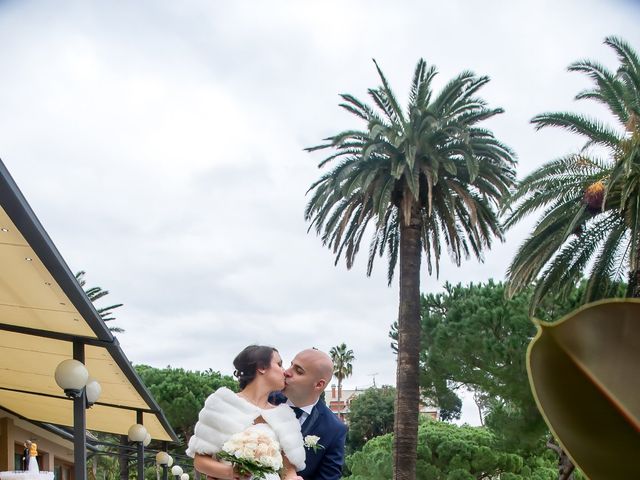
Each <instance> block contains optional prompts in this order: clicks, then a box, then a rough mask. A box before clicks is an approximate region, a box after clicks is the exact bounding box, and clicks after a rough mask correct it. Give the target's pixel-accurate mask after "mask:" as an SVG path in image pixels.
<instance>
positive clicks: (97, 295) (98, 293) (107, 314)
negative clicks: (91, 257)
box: [76, 270, 124, 333]
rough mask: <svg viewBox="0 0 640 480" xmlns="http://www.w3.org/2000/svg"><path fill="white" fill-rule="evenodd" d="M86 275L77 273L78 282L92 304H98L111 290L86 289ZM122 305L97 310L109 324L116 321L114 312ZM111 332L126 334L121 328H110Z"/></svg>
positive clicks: (99, 288)
mask: <svg viewBox="0 0 640 480" xmlns="http://www.w3.org/2000/svg"><path fill="white" fill-rule="evenodd" d="M86 273H87V272H85V271H84V270H81V271H79V272H78V273H76V280H77V281H78V283H79V284H80V286H81V287H82V288H83V289H84V293H86V294H87V297H89V300H91V302H92V303H95V302H97V301H98V300H100V299H101V298H102V297H104V296H105V295H109V290H103V289H102V288H101V287H90V288H84V286H85V285H86V284H87V281H86V280H85V279H84V276H85V275H86ZM122 305H123V304H122V303H116V304H114V305H108V306H106V307H101V308H97V309H96V311H97V312H98V314H99V315H100V317H102V320H104V321H105V322H109V321H111V320H115V319H116V317H114V316H113V311H114V310H115V309H116V308H120V307H121V306H122ZM109 330H110V331H112V332H114V333H123V332H124V329H123V328H121V327H109Z"/></svg>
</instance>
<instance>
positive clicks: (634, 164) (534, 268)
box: [506, 37, 640, 309]
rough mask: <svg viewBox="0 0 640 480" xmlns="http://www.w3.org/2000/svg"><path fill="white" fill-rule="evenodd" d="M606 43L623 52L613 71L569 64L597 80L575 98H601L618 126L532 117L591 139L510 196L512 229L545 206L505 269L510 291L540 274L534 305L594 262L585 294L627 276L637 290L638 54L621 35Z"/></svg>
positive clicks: (564, 289) (610, 288) (604, 292)
mask: <svg viewBox="0 0 640 480" xmlns="http://www.w3.org/2000/svg"><path fill="white" fill-rule="evenodd" d="M605 44H607V45H608V46H610V47H611V48H613V50H614V51H615V52H616V54H617V56H618V59H619V67H618V69H617V71H616V72H611V71H609V70H608V69H606V68H605V67H604V66H602V65H600V64H599V63H597V62H593V61H589V60H582V61H578V62H576V63H574V64H572V65H571V66H570V67H569V70H570V71H575V72H581V73H585V74H586V75H587V76H588V77H589V78H590V79H591V80H592V81H593V83H594V86H593V88H590V89H588V90H585V91H583V92H581V93H579V94H578V95H577V96H576V99H590V100H595V101H597V102H599V103H600V104H602V105H604V106H605V107H606V108H607V109H608V110H609V112H611V114H612V115H613V117H614V118H615V120H616V121H617V123H618V125H617V128H612V127H610V126H607V125H605V124H603V123H601V122H600V121H598V120H595V119H591V118H589V117H587V116H584V115H580V114H575V113H566V112H556V113H545V114H541V115H538V116H536V117H534V118H533V120H532V123H533V124H534V125H535V126H536V129H541V128H545V127H560V128H563V129H565V130H568V131H570V132H573V133H577V134H579V135H582V136H583V137H585V140H586V141H585V144H584V146H583V148H582V149H581V150H580V151H579V152H577V153H574V154H571V155H567V156H565V157H562V158H559V159H556V160H553V161H551V162H549V163H547V164H545V165H543V166H542V167H541V168H539V169H538V170H536V171H534V172H533V173H531V174H530V175H528V176H527V177H525V178H524V179H523V180H522V181H521V182H520V184H519V185H518V188H517V189H516V190H515V192H514V193H513V195H512V196H511V198H510V200H509V202H508V206H509V208H510V212H509V214H508V216H507V219H506V226H507V228H508V227H511V226H513V225H514V224H515V223H517V222H518V221H520V220H521V219H522V218H523V217H524V216H526V215H528V214H529V213H531V212H533V211H536V210H538V209H544V211H543V213H542V215H541V218H540V220H539V221H538V223H537V225H536V226H535V228H534V230H533V232H532V233H531V234H530V236H529V237H528V238H527V239H526V240H525V242H524V243H523V244H522V246H521V247H520V249H519V250H518V252H517V254H516V256H515V257H514V259H513V261H512V263H511V266H510V267H509V271H508V281H509V285H510V288H509V290H510V293H511V294H513V293H515V292H517V291H519V290H521V289H523V288H525V287H526V286H527V285H529V284H531V283H532V282H534V281H535V283H536V286H535V291H534V295H533V300H532V309H533V308H535V305H536V304H537V303H539V301H540V299H541V298H542V297H543V296H544V295H546V294H547V293H549V292H554V293H560V294H565V293H568V291H569V290H570V289H572V288H573V287H574V285H576V284H577V283H579V282H580V280H581V279H582V278H583V276H584V274H585V272H586V271H587V269H589V268H590V272H589V275H588V277H589V278H588V283H587V289H586V290H585V297H584V299H583V300H584V301H591V300H595V299H597V298H602V297H607V296H611V295H612V294H613V292H614V291H615V289H616V288H617V285H616V281H617V280H621V279H623V278H624V276H625V275H629V277H628V278H629V290H628V294H629V295H633V296H638V293H639V292H638V291H637V288H638V286H639V285H640V282H639V280H640V279H639V278H638V273H639V268H638V255H639V246H640V238H639V235H640V204H639V203H638V202H640V128H639V127H640V123H639V122H640V61H639V60H638V56H637V55H636V53H635V52H634V51H633V49H632V48H631V47H630V46H629V45H628V44H627V43H625V42H624V41H622V40H621V39H619V38H616V37H609V38H607V39H606V40H605Z"/></svg>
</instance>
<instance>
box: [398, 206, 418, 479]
mask: <svg viewBox="0 0 640 480" xmlns="http://www.w3.org/2000/svg"><path fill="white" fill-rule="evenodd" d="M405 223H406V222H404V221H402V219H401V221H400V225H401V226H400V308H399V311H398V365H397V371H396V385H397V391H396V411H395V419H394V438H393V463H394V466H393V478H394V480H415V478H416V455H417V446H418V411H419V406H420V390H419V383H418V379H419V365H418V357H419V353H420V260H421V255H422V247H421V241H420V231H421V224H420V216H419V212H418V211H417V209H416V208H415V207H414V208H413V209H412V210H411V220H410V222H409V224H408V225H406V224H405Z"/></svg>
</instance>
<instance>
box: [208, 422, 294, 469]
mask: <svg viewBox="0 0 640 480" xmlns="http://www.w3.org/2000/svg"><path fill="white" fill-rule="evenodd" d="M218 458H219V459H221V460H227V461H228V462H230V463H231V464H232V465H233V467H234V468H235V469H236V471H237V472H238V473H239V474H240V475H253V478H255V479H259V478H264V477H265V475H267V474H277V473H278V471H279V470H281V469H282V466H283V463H282V454H281V453H280V444H279V443H278V441H277V440H276V439H275V438H274V437H273V435H270V434H269V432H267V431H265V430H264V429H263V428H260V427H259V425H252V426H251V427H249V428H247V429H246V430H244V431H243V432H240V433H236V434H235V435H233V436H232V437H231V438H229V440H227V441H226V442H225V444H224V445H222V450H221V451H220V452H218Z"/></svg>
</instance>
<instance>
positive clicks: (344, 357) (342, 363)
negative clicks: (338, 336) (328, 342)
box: [329, 343, 355, 401]
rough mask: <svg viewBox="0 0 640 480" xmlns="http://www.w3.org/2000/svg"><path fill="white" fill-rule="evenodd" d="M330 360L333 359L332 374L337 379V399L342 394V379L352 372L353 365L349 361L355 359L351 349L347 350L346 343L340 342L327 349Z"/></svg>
mask: <svg viewBox="0 0 640 480" xmlns="http://www.w3.org/2000/svg"><path fill="white" fill-rule="evenodd" d="M329 355H331V360H333V375H334V376H335V377H336V378H337V379H338V401H340V396H341V394H342V381H343V380H344V379H345V378H347V377H350V376H351V374H352V373H353V365H352V363H351V362H353V361H354V360H355V357H354V356H353V350H351V349H349V350H347V344H346V343H342V344H340V345H337V346H335V347H331V350H329Z"/></svg>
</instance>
